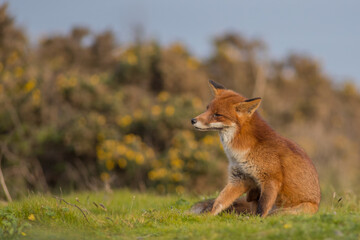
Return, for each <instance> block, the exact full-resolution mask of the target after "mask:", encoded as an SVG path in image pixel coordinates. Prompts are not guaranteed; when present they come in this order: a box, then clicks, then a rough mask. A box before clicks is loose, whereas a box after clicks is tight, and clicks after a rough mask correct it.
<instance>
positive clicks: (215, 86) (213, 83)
mask: <svg viewBox="0 0 360 240" xmlns="http://www.w3.org/2000/svg"><path fill="white" fill-rule="evenodd" d="M209 83H210V84H211V85H213V86H214V88H216V89H225V87H224V86H223V85H221V84H220V83H217V82H215V81H213V80H209Z"/></svg>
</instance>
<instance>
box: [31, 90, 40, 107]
mask: <svg viewBox="0 0 360 240" xmlns="http://www.w3.org/2000/svg"><path fill="white" fill-rule="evenodd" d="M31 99H32V101H33V103H34V105H35V106H38V105H39V104H40V101H41V92H40V90H39V89H36V90H35V91H34V92H33V93H32V94H31Z"/></svg>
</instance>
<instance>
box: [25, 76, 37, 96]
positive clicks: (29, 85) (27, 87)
mask: <svg viewBox="0 0 360 240" xmlns="http://www.w3.org/2000/svg"><path fill="white" fill-rule="evenodd" d="M35 84H36V81H35V80H34V79H31V80H30V81H28V82H27V83H26V84H25V86H24V90H25V92H27V93H28V92H30V91H31V90H33V89H34V87H35Z"/></svg>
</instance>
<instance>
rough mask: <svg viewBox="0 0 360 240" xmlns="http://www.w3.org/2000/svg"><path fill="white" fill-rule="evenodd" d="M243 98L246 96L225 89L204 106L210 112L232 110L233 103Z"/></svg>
mask: <svg viewBox="0 0 360 240" xmlns="http://www.w3.org/2000/svg"><path fill="white" fill-rule="evenodd" d="M245 100H246V98H245V97H243V96H241V95H240V94H238V93H236V92H234V91H232V90H225V91H223V92H222V93H221V94H220V95H218V96H216V97H215V98H214V99H213V100H211V102H210V103H209V105H208V106H207V107H206V108H207V110H208V111H211V112H220V111H221V112H224V111H225V112H226V111H231V112H234V105H235V104H236V103H239V102H243V101H245Z"/></svg>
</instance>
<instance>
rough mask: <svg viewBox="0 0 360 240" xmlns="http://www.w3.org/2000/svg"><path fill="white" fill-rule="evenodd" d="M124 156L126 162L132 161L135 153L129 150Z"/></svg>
mask: <svg viewBox="0 0 360 240" xmlns="http://www.w3.org/2000/svg"><path fill="white" fill-rule="evenodd" d="M125 156H126V158H127V159H128V160H133V159H134V157H135V153H134V151H132V150H130V149H129V150H128V151H126V153H125Z"/></svg>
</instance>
